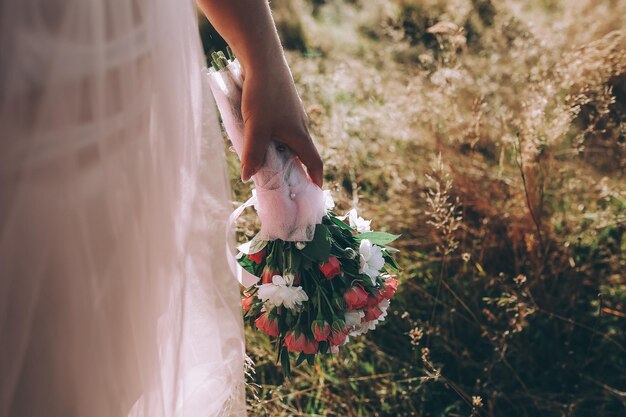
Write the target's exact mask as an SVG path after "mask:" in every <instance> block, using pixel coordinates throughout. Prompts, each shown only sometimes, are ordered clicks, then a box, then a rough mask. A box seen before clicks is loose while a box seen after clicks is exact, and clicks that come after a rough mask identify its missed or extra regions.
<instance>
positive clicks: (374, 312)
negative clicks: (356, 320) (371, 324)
mask: <svg viewBox="0 0 626 417" xmlns="http://www.w3.org/2000/svg"><path fill="white" fill-rule="evenodd" d="M381 314H383V312H382V310H381V309H380V308H378V307H377V306H374V307H368V308H366V309H365V317H364V318H363V320H364V321H372V320H376V319H377V318H379V317H380V315H381Z"/></svg>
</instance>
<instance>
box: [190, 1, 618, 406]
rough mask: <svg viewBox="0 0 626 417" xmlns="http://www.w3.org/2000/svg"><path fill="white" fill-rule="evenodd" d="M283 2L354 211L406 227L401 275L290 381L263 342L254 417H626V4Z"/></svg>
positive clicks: (282, 17)
mask: <svg viewBox="0 0 626 417" xmlns="http://www.w3.org/2000/svg"><path fill="white" fill-rule="evenodd" d="M271 7H272V9H273V12H274V16H275V19H276V22H277V25H278V28H279V32H280V36H281V39H282V42H283V44H284V46H285V48H286V49H287V58H288V61H289V63H290V65H291V69H292V71H293V75H294V78H295V81H296V84H297V86H298V89H299V92H300V94H301V96H302V100H303V102H304V104H305V108H306V110H307V112H308V115H309V118H310V129H311V133H312V135H313V136H314V138H315V140H316V141H317V143H318V144H319V148H320V150H321V153H322V156H323V159H324V160H325V184H326V187H327V188H330V189H332V190H333V193H334V196H335V200H336V201H337V203H338V210H337V211H338V212H342V211H344V210H348V209H350V208H351V207H357V208H358V209H359V211H360V214H361V215H362V216H364V217H365V218H371V219H373V223H372V225H373V227H374V228H375V229H377V230H385V231H390V232H393V233H401V234H402V237H401V238H400V240H398V241H397V242H396V247H397V248H398V249H400V251H401V252H400V253H399V261H400V264H401V266H402V268H403V272H402V273H401V274H400V276H399V280H400V288H399V292H398V294H397V296H396V297H395V299H394V302H393V303H392V306H391V309H390V314H389V317H388V319H387V322H386V323H385V324H384V325H383V326H381V327H379V328H378V329H377V330H376V331H374V332H371V333H369V334H368V335H367V336H365V337H361V338H358V339H352V340H351V343H350V344H349V345H348V346H347V348H346V349H344V350H343V351H342V353H341V354H340V355H339V357H336V358H334V359H328V360H319V361H318V362H316V363H315V366H313V367H309V366H306V365H303V366H300V367H298V368H296V369H295V372H294V375H293V377H292V379H290V380H284V379H283V377H282V376H281V373H280V370H279V368H278V365H276V364H275V363H274V349H273V347H272V345H271V344H270V343H269V341H268V339H267V338H266V337H265V336H264V335H262V334H260V332H257V331H254V330H252V329H247V330H246V337H247V351H248V355H249V356H250V358H251V359H252V361H253V362H254V366H253V367H251V368H250V369H249V373H250V375H249V381H248V410H249V414H250V415H251V416H272V417H282V416H346V417H352V416H419V417H430V416H441V417H444V416H446V417H453V416H485V417H487V416H489V417H492V416H497V417H517V416H520V417H522V416H523V417H542V416H546V417H562V416H577V417H578V416H580V417H582V416H590V417H618V416H619V417H623V416H626V337H625V332H626V276H625V274H626V273H625V271H626V259H625V256H624V252H625V250H626V239H625V238H626V181H625V176H624V174H625V169H626V138H625V136H626V124H625V121H626V1H625V0H596V1H594V0H580V1H575V0H569V1H567V0H524V1H522V0H274V1H272V2H271ZM200 29H201V34H202V37H203V41H204V43H205V49H206V50H207V52H210V51H211V50H213V49H221V48H223V46H224V45H223V43H222V41H221V40H220V39H219V37H218V36H217V34H215V32H214V31H213V30H212V29H211V27H210V26H209V25H208V23H207V22H206V21H205V20H204V19H203V18H202V19H201V27H200ZM260 47H262V46H260ZM230 158H231V159H230V170H231V175H232V180H233V181H232V184H233V190H234V192H235V197H236V199H237V200H239V201H243V200H245V199H247V197H248V195H249V186H247V185H244V184H241V183H240V181H239V172H238V170H239V168H238V167H239V165H238V163H237V161H236V159H235V157H234V156H233V155H231V156H230ZM257 227H258V224H257V221H256V219H255V217H254V214H252V213H249V214H248V215H247V216H246V217H245V220H244V221H243V222H242V223H241V224H240V228H239V231H240V232H241V233H240V236H241V238H242V239H245V237H251V236H253V235H254V233H255V231H256V230H257V229H256V228H257Z"/></svg>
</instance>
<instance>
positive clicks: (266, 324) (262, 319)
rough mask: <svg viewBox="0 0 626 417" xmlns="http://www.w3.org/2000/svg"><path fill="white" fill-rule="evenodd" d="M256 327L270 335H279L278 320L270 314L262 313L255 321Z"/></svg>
mask: <svg viewBox="0 0 626 417" xmlns="http://www.w3.org/2000/svg"><path fill="white" fill-rule="evenodd" d="M254 324H255V325H256V327H257V328H258V329H259V330H261V331H262V332H263V333H265V334H266V335H268V336H272V337H277V336H278V321H277V320H275V319H272V318H270V316H269V314H267V313H265V312H264V313H261V315H259V317H257V319H256V320H255V321H254Z"/></svg>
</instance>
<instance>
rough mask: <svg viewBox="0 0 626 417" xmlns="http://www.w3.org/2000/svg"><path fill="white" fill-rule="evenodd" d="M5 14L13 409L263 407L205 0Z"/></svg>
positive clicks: (23, 2)
mask: <svg viewBox="0 0 626 417" xmlns="http://www.w3.org/2000/svg"><path fill="white" fill-rule="evenodd" d="M0 19H1V21H2V23H1V24H0V50H1V51H2V61H1V62H0V417H43V416H45V417H87V416H88V417H124V416H132V417H178V416H180V417H210V416H242V415H245V399H244V375H243V362H244V361H243V358H244V343H243V321H242V317H241V304H240V300H239V288H238V286H237V282H236V280H234V279H233V277H232V275H231V274H230V272H229V267H228V261H227V258H228V257H227V256H226V251H225V247H224V232H223V231H224V228H225V224H226V220H227V218H228V214H229V212H230V204H229V201H230V189H229V185H228V178H227V176H226V167H225V161H224V146H223V140H222V138H221V135H220V129H219V121H218V119H217V115H216V112H215V106H214V103H213V102H212V99H211V94H210V91H209V89H208V86H207V83H206V78H205V76H204V74H203V70H202V68H203V66H204V57H203V56H202V50H201V45H200V40H199V36H198V30H197V21H196V10H195V4H194V3H193V2H192V1H190V0H187V1H175V2H172V1H168V0H129V1H124V2H118V1H110V0H6V1H3V2H1V3H0Z"/></svg>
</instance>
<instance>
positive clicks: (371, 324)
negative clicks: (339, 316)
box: [350, 300, 389, 336]
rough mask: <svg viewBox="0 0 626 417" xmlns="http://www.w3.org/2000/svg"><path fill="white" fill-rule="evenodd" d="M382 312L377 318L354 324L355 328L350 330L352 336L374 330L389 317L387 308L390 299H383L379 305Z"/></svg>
mask: <svg viewBox="0 0 626 417" xmlns="http://www.w3.org/2000/svg"><path fill="white" fill-rule="evenodd" d="M377 307H378V308H379V309H380V311H382V314H381V315H380V316H378V318H377V319H376V320H370V321H366V322H363V323H360V324H358V325H356V326H354V329H353V330H352V331H351V332H350V336H359V335H362V334H365V333H367V332H369V331H370V330H374V329H375V328H376V326H378V325H379V324H380V323H382V322H383V321H385V318H386V317H387V309H388V308H389V300H383V301H381V302H380V303H379V304H378V306H377Z"/></svg>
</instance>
